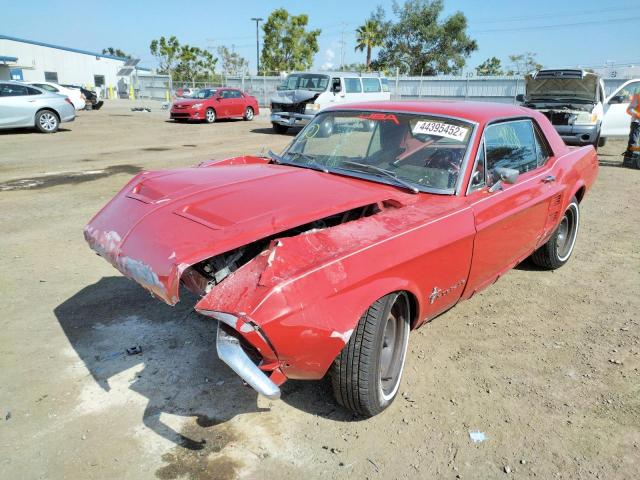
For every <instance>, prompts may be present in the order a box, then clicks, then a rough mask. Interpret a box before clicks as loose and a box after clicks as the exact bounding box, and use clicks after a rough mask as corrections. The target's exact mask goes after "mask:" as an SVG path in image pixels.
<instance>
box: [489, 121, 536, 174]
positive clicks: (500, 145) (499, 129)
mask: <svg viewBox="0 0 640 480" xmlns="http://www.w3.org/2000/svg"><path fill="white" fill-rule="evenodd" d="M484 138H485V145H486V152H487V153H486V156H487V170H488V171H489V172H491V171H493V170H495V169H496V168H497V167H503V168H513V169H515V170H518V171H519V172H520V173H525V172H528V171H531V170H534V169H535V168H537V167H538V156H537V151H536V142H535V137H534V133H533V125H532V124H531V121H530V120H517V121H514V122H504V123H498V124H494V125H490V126H489V127H487V131H486V133H485V137H484Z"/></svg>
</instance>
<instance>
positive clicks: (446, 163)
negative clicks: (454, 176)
mask: <svg viewBox="0 0 640 480" xmlns="http://www.w3.org/2000/svg"><path fill="white" fill-rule="evenodd" d="M456 153H457V152H456ZM456 153H454V152H453V151H452V150H438V151H436V152H435V153H434V154H433V155H431V157H429V158H428V159H427V161H426V162H425V164H424V166H425V167H427V168H438V169H440V170H446V171H448V172H451V173H458V172H459V171H460V162H459V158H458V157H459V156H458V155H456Z"/></svg>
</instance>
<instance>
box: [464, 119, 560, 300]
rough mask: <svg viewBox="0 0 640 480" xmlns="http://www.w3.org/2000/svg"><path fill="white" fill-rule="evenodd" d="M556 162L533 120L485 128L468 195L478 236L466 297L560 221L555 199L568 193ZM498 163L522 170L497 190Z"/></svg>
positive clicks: (519, 257)
mask: <svg viewBox="0 0 640 480" xmlns="http://www.w3.org/2000/svg"><path fill="white" fill-rule="evenodd" d="M554 165H555V161H554V158H553V157H552V151H551V149H550V147H549V146H548V144H547V143H546V140H545V139H544V136H543V135H542V134H541V133H540V132H539V131H538V129H537V127H535V126H534V124H533V123H532V120H531V119H519V120H511V121H503V122H499V123H495V124H492V125H489V126H487V127H486V128H485V132H484V135H483V139H482V142H481V145H480V148H479V150H478V155H477V158H476V162H475V167H474V171H473V173H472V179H471V182H470V185H469V189H468V194H467V200H468V202H469V203H468V204H469V207H470V208H471V210H472V211H473V214H474V219H475V224H476V238H475V241H474V252H473V260H472V264H471V271H470V274H469V280H468V282H467V288H466V290H465V295H466V296H470V295H471V294H473V293H474V292H475V291H478V290H480V289H482V288H484V287H486V286H487V285H489V284H490V283H492V282H494V281H495V280H496V279H497V278H498V277H499V276H500V275H501V274H502V273H504V272H505V271H506V270H508V269H510V268H512V267H513V266H515V265H516V264H517V263H519V262H520V261H522V260H523V259H524V258H526V257H527V256H528V255H529V254H530V253H531V252H532V251H533V250H534V249H535V248H536V246H537V245H538V242H539V240H540V239H541V238H542V236H543V235H544V234H545V231H546V230H545V229H547V228H548V225H554V223H553V222H549V212H550V206H551V200H552V199H553V198H554V197H558V195H560V196H561V195H562V192H561V191H560V189H561V187H560V186H559V185H558V184H557V183H556V182H555V175H554V171H553V170H554ZM497 167H506V168H513V169H517V170H518V171H519V172H520V173H519V176H518V179H517V181H516V182H515V183H514V184H502V183H501V185H502V187H501V188H498V189H495V187H494V188H491V187H492V186H494V184H495V180H493V178H495V177H496V174H495V168H497ZM485 172H486V173H485ZM492 190H493V191H492ZM557 199H558V200H559V199H560V197H558V198H557ZM558 205H559V204H558ZM558 208H559V207H558Z"/></svg>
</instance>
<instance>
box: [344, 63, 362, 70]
mask: <svg viewBox="0 0 640 480" xmlns="http://www.w3.org/2000/svg"><path fill="white" fill-rule="evenodd" d="M342 71H343V72H366V71H367V66H366V65H365V64H364V63H357V62H355V63H345V64H344V65H343V66H342Z"/></svg>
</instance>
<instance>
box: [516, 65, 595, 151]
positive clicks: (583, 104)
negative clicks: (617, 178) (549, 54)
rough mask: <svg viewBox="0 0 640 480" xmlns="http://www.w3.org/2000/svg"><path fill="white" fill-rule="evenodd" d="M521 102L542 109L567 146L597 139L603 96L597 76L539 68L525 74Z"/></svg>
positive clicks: (571, 70) (573, 70) (578, 71)
mask: <svg viewBox="0 0 640 480" xmlns="http://www.w3.org/2000/svg"><path fill="white" fill-rule="evenodd" d="M517 99H518V100H519V101H521V102H522V105H523V106H524V107H527V108H532V109H535V110H538V111H540V112H542V113H543V114H544V115H545V116H546V117H547V118H548V119H549V121H551V123H552V125H553V126H554V127H555V129H556V130H557V131H558V133H559V134H560V136H561V137H562V139H563V140H564V141H565V143H567V144H568V145H593V146H594V147H597V146H598V144H599V143H601V142H600V133H601V127H602V120H603V116H604V107H603V102H604V99H605V94H604V83H603V82H602V80H601V79H600V77H599V76H598V75H597V74H595V73H591V72H587V71H585V70H581V69H547V70H539V71H537V72H534V73H532V74H530V75H527V76H526V77H525V94H524V95H519V96H518V98H517Z"/></svg>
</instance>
